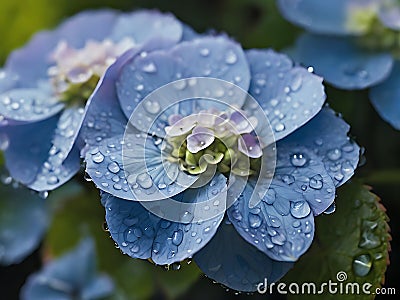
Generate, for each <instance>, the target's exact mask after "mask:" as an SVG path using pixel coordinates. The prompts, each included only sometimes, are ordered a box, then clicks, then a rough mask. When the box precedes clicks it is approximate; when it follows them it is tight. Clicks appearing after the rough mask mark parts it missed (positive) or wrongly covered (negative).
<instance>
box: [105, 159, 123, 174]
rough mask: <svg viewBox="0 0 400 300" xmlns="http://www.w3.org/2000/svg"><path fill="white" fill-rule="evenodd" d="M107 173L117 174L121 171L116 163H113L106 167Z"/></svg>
mask: <svg viewBox="0 0 400 300" xmlns="http://www.w3.org/2000/svg"><path fill="white" fill-rule="evenodd" d="M107 169H108V171H110V172H111V173H114V174H115V173H118V172H119V171H120V170H121V169H120V167H119V165H118V163H116V162H115V161H113V162H110V163H109V164H108V166H107Z"/></svg>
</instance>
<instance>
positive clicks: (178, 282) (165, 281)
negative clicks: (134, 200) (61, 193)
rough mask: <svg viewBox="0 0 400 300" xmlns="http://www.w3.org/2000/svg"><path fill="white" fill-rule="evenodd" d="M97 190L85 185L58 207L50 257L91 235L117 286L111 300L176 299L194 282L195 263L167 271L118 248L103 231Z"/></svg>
mask: <svg viewBox="0 0 400 300" xmlns="http://www.w3.org/2000/svg"><path fill="white" fill-rule="evenodd" d="M99 198H100V197H99V195H98V191H97V190H95V189H94V188H93V187H91V186H85V188H83V189H81V191H80V193H79V194H78V195H72V197H68V198H67V199H64V201H62V204H60V203H59V204H58V205H57V206H58V207H57V209H56V212H55V215H54V218H53V223H52V225H51V228H50V230H49V233H48V235H47V238H46V241H45V245H46V250H47V253H48V255H50V256H59V255H60V254H62V253H63V252H64V251H66V250H67V249H69V248H72V247H73V246H74V245H75V244H76V243H77V242H78V241H79V240H80V239H81V238H82V237H84V236H86V235H91V236H93V237H94V239H95V241H96V251H97V255H98V265H99V268H100V270H102V271H104V272H107V273H108V274H109V275H111V277H112V278H113V279H114V281H115V283H116V291H115V293H114V295H113V296H112V297H111V298H110V300H111V299H112V300H128V299H129V300H135V299H148V298H150V297H151V296H153V295H154V293H157V294H160V293H161V294H162V295H164V296H165V297H167V298H170V299H171V298H176V297H177V296H179V295H180V294H182V293H183V292H185V291H186V290H187V289H188V288H189V287H190V286H191V284H192V283H194V282H195V281H196V280H197V279H198V277H199V275H200V271H199V270H198V268H197V267H196V266H195V265H194V264H190V265H186V264H182V267H181V268H180V270H176V271H175V270H170V271H166V270H165V269H163V268H162V267H158V266H154V265H153V264H151V263H150V262H148V261H142V260H134V259H132V258H130V257H128V256H127V255H124V254H122V253H121V252H120V251H119V250H118V249H116V248H115V245H114V241H113V240H112V239H111V238H110V237H109V236H110V235H109V233H108V232H107V231H106V230H104V228H103V227H104V215H105V212H104V207H103V206H102V205H101V204H100V200H99Z"/></svg>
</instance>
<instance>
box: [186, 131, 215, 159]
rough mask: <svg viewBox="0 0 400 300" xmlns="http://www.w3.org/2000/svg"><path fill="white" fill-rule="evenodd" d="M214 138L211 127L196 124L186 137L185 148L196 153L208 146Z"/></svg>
mask: <svg viewBox="0 0 400 300" xmlns="http://www.w3.org/2000/svg"><path fill="white" fill-rule="evenodd" d="M214 140H215V137H214V132H213V131H212V130H211V129H208V128H205V127H201V126H197V127H195V128H194V129H193V131H192V133H191V134H190V135H189V136H188V137H187V140H186V141H187V149H188V150H189V151H190V152H191V153H197V152H199V151H201V150H203V149H206V148H207V147H208V146H210V145H211V144H212V143H213V142H214Z"/></svg>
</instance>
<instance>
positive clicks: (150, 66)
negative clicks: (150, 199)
mask: <svg viewBox="0 0 400 300" xmlns="http://www.w3.org/2000/svg"><path fill="white" fill-rule="evenodd" d="M142 70H143V72H146V73H154V72H156V71H157V67H156V65H155V64H154V63H152V62H151V63H148V64H146V65H144V66H143V68H142Z"/></svg>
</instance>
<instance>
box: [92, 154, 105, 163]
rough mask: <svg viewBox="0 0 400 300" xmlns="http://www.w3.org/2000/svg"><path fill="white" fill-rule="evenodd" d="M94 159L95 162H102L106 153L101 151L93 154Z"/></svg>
mask: <svg viewBox="0 0 400 300" xmlns="http://www.w3.org/2000/svg"><path fill="white" fill-rule="evenodd" d="M92 160H93V162H95V163H97V164H99V163H102V162H103V160H104V155H103V154H101V153H100V152H98V153H96V154H95V155H93V156H92Z"/></svg>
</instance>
